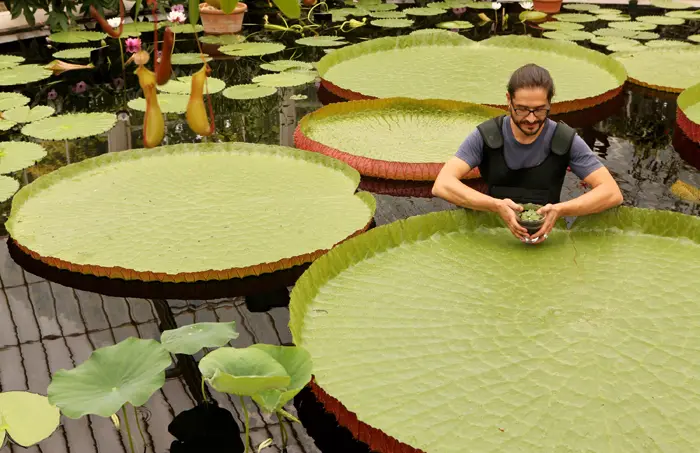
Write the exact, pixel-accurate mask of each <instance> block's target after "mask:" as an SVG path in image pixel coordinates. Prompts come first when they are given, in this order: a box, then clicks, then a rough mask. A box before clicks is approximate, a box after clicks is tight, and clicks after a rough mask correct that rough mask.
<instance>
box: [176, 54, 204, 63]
mask: <svg viewBox="0 0 700 453" xmlns="http://www.w3.org/2000/svg"><path fill="white" fill-rule="evenodd" d="M202 57H204V60H206V61H211V60H212V58H211V57H210V56H209V55H204V54H199V53H174V54H172V56H171V57H170V63H171V64H174V65H196V64H204V60H202Z"/></svg>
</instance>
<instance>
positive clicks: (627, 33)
mask: <svg viewBox="0 0 700 453" xmlns="http://www.w3.org/2000/svg"><path fill="white" fill-rule="evenodd" d="M638 33H639V32H638V31H635V30H622V29H619V28H599V29H598V30H593V34H594V35H596V36H616V37H618V38H635V37H636V36H637V34H638Z"/></svg>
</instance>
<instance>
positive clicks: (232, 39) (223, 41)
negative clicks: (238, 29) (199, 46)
mask: <svg viewBox="0 0 700 453" xmlns="http://www.w3.org/2000/svg"><path fill="white" fill-rule="evenodd" d="M199 41H200V42H203V43H204V44H218V45H220V46H228V45H231V44H239V43H241V42H243V41H245V37H244V36H242V35H206V36H202V37H201V38H199Z"/></svg>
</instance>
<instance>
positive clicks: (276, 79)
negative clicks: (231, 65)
mask: <svg viewBox="0 0 700 453" xmlns="http://www.w3.org/2000/svg"><path fill="white" fill-rule="evenodd" d="M315 79H316V74H315V73H299V72H293V70H288V71H284V72H279V73H277V74H263V75H259V76H257V77H253V83H257V84H258V85H262V86H265V87H296V86H299V85H306V84H307V83H312V82H313V81H314V80H315Z"/></svg>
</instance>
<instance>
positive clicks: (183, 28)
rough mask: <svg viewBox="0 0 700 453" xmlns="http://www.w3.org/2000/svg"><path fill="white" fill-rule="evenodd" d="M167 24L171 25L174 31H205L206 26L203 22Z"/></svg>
mask: <svg viewBox="0 0 700 453" xmlns="http://www.w3.org/2000/svg"><path fill="white" fill-rule="evenodd" d="M167 26H168V27H170V29H171V30H172V31H173V33H199V32H201V31H204V26H203V25H202V24H197V25H192V24H175V23H172V22H169V23H168V25H167Z"/></svg>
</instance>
